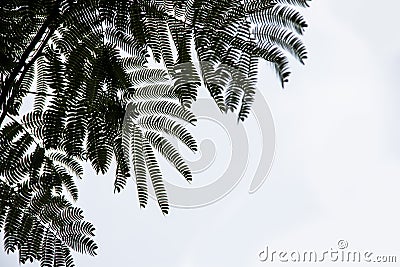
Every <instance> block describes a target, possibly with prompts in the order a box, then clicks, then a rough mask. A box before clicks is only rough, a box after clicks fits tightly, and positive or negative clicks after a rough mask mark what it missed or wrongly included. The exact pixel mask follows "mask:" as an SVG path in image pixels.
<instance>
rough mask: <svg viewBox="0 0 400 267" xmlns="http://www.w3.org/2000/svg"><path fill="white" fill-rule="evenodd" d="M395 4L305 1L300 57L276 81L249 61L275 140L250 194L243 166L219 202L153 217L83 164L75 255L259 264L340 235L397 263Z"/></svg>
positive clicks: (142, 261)
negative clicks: (81, 221) (263, 175)
mask: <svg viewBox="0 0 400 267" xmlns="http://www.w3.org/2000/svg"><path fill="white" fill-rule="evenodd" d="M399 8H400V3H399V1H398V0H380V1H366V0H351V1H350V0H324V1H315V0H314V1H313V2H312V7H311V8H309V9H307V10H303V13H304V15H305V17H306V19H307V21H308V23H309V25H310V27H309V28H308V30H307V32H306V35H305V39H304V40H305V42H306V45H307V48H308V50H309V59H308V60H307V62H306V66H305V67H303V66H300V65H299V64H292V66H293V68H292V70H293V75H292V76H291V79H290V82H289V84H288V85H287V86H286V89H285V90H281V89H280V87H279V83H278V80H277V79H276V78H275V77H274V75H273V73H272V71H270V70H269V69H268V66H267V65H266V64H265V65H263V66H262V69H261V70H260V81H259V88H260V90H261V91H262V92H263V93H264V95H265V96H266V98H267V99H268V102H269V104H270V108H271V110H272V112H273V114H274V118H275V127H276V136H277V145H276V157H275V162H274V164H273V166H272V169H271V173H270V175H269V177H268V179H267V181H266V182H265V183H264V185H263V186H262V187H261V189H260V190H259V191H257V192H256V193H255V194H253V195H249V194H248V193H247V190H248V186H249V184H250V181H251V178H252V177H251V172H252V169H251V168H252V165H250V166H249V170H248V174H247V176H246V177H244V178H243V180H242V182H241V183H240V184H239V185H238V187H236V188H235V189H234V190H233V191H232V193H231V194H229V195H228V196H227V197H225V198H224V199H222V200H221V201H219V202H218V203H216V204H213V205H211V206H207V207H204V208H200V209H172V210H171V212H170V215H168V216H166V217H164V216H163V215H162V214H161V212H160V211H159V209H158V207H157V205H156V203H155V202H154V201H150V203H149V205H148V207H147V208H146V209H144V210H141V209H140V208H139V206H138V201H137V195H136V190H135V188H134V183H133V182H132V181H130V183H128V188H127V190H125V191H124V192H122V193H121V194H119V195H114V194H113V171H110V172H109V174H108V175H106V176H96V175H95V174H94V173H93V172H92V171H91V169H90V168H87V170H86V174H85V177H84V181H82V182H80V183H79V188H80V200H79V202H78V205H79V206H80V207H82V208H83V209H84V211H85V216H86V218H87V219H88V220H89V221H91V222H93V223H94V224H95V226H96V229H97V231H96V241H97V242H98V244H99V246H100V249H99V251H98V252H99V255H98V256H97V257H95V258H91V257H89V256H82V255H78V254H76V255H75V260H76V265H77V266H78V267H90V266H97V267H103V266H104V267H105V266H142V267H153V266H154V267H155V266H157V267H158V266H171V267H172V266H174V267H217V266H230V267H243V266H246V267H256V266H267V265H268V264H270V265H271V263H268V262H264V263H263V262H260V261H259V260H258V254H259V252H260V251H261V250H263V249H264V247H265V246H266V245H268V246H269V247H270V249H276V250H300V251H304V250H316V251H319V252H322V251H325V250H329V249H330V248H337V242H338V240H340V239H345V240H347V241H348V242H349V249H351V250H361V251H363V250H370V251H373V252H375V253H376V254H380V255H397V257H398V261H400V230H399V225H400V216H399V211H398V210H399V208H398V205H399V203H400V194H399V193H398V191H399V187H400V180H399V178H400V108H399V104H400V90H399V88H398V87H399V86H398V85H399V84H400V79H399V78H398V77H400V76H399V75H398V74H397V72H398V70H399V67H400V34H399V30H398V10H399ZM396 76H397V77H396ZM249 124H250V123H249ZM245 125H246V124H245ZM249 127H250V126H249ZM254 156H257V153H254ZM254 161H257V159H254ZM207 174H208V175H209V176H210V177H212V175H213V173H212V172H210V173H207ZM1 245H2V244H1ZM273 264H274V266H275V265H279V264H276V263H273ZM280 265H289V264H280ZM292 265H293V266H308V264H304V265H302V264H292ZM325 265H329V264H328V263H323V266H325ZM331 265H332V266H339V265H340V264H339V263H331ZM344 265H346V266H348V265H350V264H344ZM344 265H343V266H344ZM368 265H369V266H375V265H374V264H368ZM387 265H388V266H392V265H393V266H394V264H392V265H391V264H387ZM0 266H2V267H3V266H5V267H13V266H18V263H17V254H13V255H8V256H7V255H5V253H4V252H0ZM377 266H379V265H377Z"/></svg>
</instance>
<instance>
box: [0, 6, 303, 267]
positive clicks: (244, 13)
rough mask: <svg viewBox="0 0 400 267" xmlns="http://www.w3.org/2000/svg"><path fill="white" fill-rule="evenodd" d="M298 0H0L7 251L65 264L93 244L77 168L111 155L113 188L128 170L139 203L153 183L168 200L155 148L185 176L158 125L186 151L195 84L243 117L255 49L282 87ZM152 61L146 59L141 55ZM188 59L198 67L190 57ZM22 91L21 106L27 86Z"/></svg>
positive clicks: (0, 144)
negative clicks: (26, 109)
mask: <svg viewBox="0 0 400 267" xmlns="http://www.w3.org/2000/svg"><path fill="white" fill-rule="evenodd" d="M308 2H309V1H308V0H244V1H239V0H217V1H209V0H163V1H161V0H118V1H117V0H37V1H30V0H3V1H1V2H0V25H1V27H0V87H1V94H0V107H1V112H0V126H1V128H0V151H1V153H0V230H1V231H3V233H4V248H5V251H6V252H7V253H10V252H18V253H19V261H20V263H25V262H26V261H28V260H30V261H34V260H37V261H40V263H41V266H74V263H73V259H72V257H71V249H72V250H75V251H78V252H81V253H87V254H90V255H95V254H96V249H97V245H96V244H95V242H94V240H93V237H94V226H93V225H92V224H91V223H89V222H87V221H85V220H84V216H83V212H82V210H81V209H80V208H78V207H76V205H75V202H76V201H77V199H78V188H77V186H76V184H75V179H76V178H81V176H82V175H83V167H82V162H85V161H88V162H90V163H91V165H92V167H93V168H94V170H95V171H96V172H97V173H103V174H104V173H106V172H107V171H108V170H109V167H110V165H111V163H112V162H113V161H115V163H116V166H117V167H116V174H115V182H114V191H115V192H120V191H121V190H123V189H124V187H125V186H126V183H127V180H128V178H129V177H131V176H134V178H135V181H136V185H137V191H138V197H139V204H140V206H141V207H145V206H146V204H147V202H148V189H149V188H148V187H149V186H152V187H153V188H154V191H155V194H156V198H157V201H158V204H159V206H160V208H161V211H162V213H164V214H167V213H168V211H169V205H168V197H167V192H166V190H165V188H164V184H163V178H162V173H161V170H160V167H159V164H158V162H157V159H156V153H158V154H160V155H162V156H163V157H165V159H166V160H168V161H169V162H170V163H171V165H172V166H174V167H175V168H176V169H177V170H178V171H179V172H180V173H181V174H182V176H183V178H184V179H186V180H187V181H189V182H190V181H191V180H192V174H191V171H190V168H189V167H188V165H187V164H186V162H185V160H184V159H183V158H182V157H181V155H180V154H179V152H178V150H177V149H176V148H175V147H174V146H173V145H172V143H171V142H170V141H169V140H168V138H166V136H171V137H173V138H177V139H178V140H179V141H180V142H182V143H183V144H185V145H186V146H187V147H188V148H189V149H190V150H192V151H194V152H195V151H197V144H196V141H195V138H194V137H193V136H192V135H191V133H190V132H189V131H188V130H187V128H186V127H185V125H186V124H188V123H189V124H193V125H194V124H195V123H196V117H195V114H193V113H192V112H191V109H190V108H191V105H192V104H193V102H194V101H196V97H197V92H198V88H199V87H200V86H202V85H204V86H205V88H207V90H208V91H209V93H210V96H211V97H212V98H213V99H214V101H215V103H216V105H217V106H218V108H219V109H220V110H221V112H235V113H236V114H237V117H238V120H239V121H243V120H244V119H246V117H247V116H248V114H249V112H250V109H251V104H252V102H253V101H254V94H255V92H256V82H257V75H258V70H257V66H258V62H259V60H260V59H263V60H266V61H268V62H270V63H271V65H272V67H273V68H274V69H275V70H276V73H277V75H278V78H279V79H280V81H281V83H282V86H284V84H285V83H286V82H287V81H288V77H289V74H290V71H289V66H288V65H289V60H288V54H291V55H292V56H293V57H294V58H295V59H297V60H298V61H300V62H301V63H303V61H304V60H305V59H306V58H307V52H306V49H305V46H304V44H303V42H302V41H301V35H302V34H303V32H304V29H305V28H306V27H307V24H306V22H305V20H304V18H303V16H302V15H301V14H300V12H299V10H298V8H297V7H307V6H308ZM151 61H154V62H156V63H159V66H160V67H159V68H155V67H152V66H151V65H150V64H149V62H151ZM196 61H198V64H199V66H196V64H195V62H196ZM28 95H31V96H33V97H34V101H33V103H32V105H31V109H30V110H29V112H22V111H21V110H22V109H21V107H22V106H23V104H25V103H26V99H27V96H28Z"/></svg>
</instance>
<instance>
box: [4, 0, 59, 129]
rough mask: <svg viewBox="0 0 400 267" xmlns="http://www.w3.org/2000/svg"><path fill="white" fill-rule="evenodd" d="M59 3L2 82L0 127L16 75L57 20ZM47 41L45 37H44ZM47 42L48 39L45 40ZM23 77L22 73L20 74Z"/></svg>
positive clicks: (8, 104) (11, 102) (9, 104)
mask: <svg viewBox="0 0 400 267" xmlns="http://www.w3.org/2000/svg"><path fill="white" fill-rule="evenodd" d="M59 4H60V1H57V2H56V6H55V7H54V9H53V11H52V12H51V13H50V15H49V16H48V17H47V18H46V20H45V21H44V23H43V25H42V26H41V27H40V29H39V31H38V32H37V33H36V35H35V37H34V38H33V39H32V41H31V42H30V44H29V45H28V47H27V48H26V49H25V51H24V53H23V54H22V56H21V58H20V60H19V62H18V64H17V66H16V67H15V68H14V69H13V71H12V72H11V74H10V76H9V77H8V78H7V79H6V81H5V82H4V85H3V86H2V88H1V89H2V90H1V95H0V105H1V115H0V126H1V124H2V123H3V121H4V118H5V117H6V114H7V110H8V107H10V106H11V105H12V104H13V102H14V98H15V94H16V93H14V92H13V94H12V96H11V97H10V98H11V99H10V100H11V101H7V96H8V95H9V94H10V91H11V88H12V86H13V83H14V82H15V79H16V78H17V76H18V74H19V73H20V72H21V70H22V69H23V68H24V67H26V65H27V64H29V63H26V61H27V59H28V58H29V56H30V55H31V53H32V52H33V51H34V50H35V47H36V46H37V44H38V43H39V42H41V40H42V39H43V36H44V34H45V33H46V32H47V30H48V29H49V28H50V26H51V23H52V22H53V21H54V20H55V19H56V18H57V16H58V12H59V10H58V7H59ZM46 39H47V37H46ZM47 41H48V39H47ZM33 59H35V60H36V59H37V57H36V55H35V56H34V57H33ZM22 74H23V75H25V74H24V73H22Z"/></svg>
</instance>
